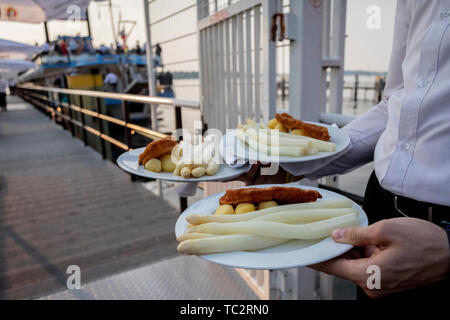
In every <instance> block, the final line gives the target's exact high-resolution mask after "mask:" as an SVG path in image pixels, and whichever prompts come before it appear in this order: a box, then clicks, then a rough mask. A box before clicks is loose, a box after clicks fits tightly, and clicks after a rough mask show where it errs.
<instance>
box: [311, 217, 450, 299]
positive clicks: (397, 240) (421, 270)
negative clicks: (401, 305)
mask: <svg viewBox="0 0 450 320" xmlns="http://www.w3.org/2000/svg"><path fill="white" fill-rule="evenodd" d="M332 237H333V239H334V241H336V242H339V243H348V244H352V245H354V246H355V248H353V249H352V250H351V251H349V252H348V253H347V254H344V255H342V256H340V257H338V258H335V259H333V260H329V261H326V262H322V263H319V264H316V265H312V266H310V267H311V268H313V269H316V270H319V271H322V272H325V273H329V274H332V275H335V276H338V277H341V278H344V279H347V280H350V281H353V282H354V283H356V284H357V285H358V286H360V287H361V288H362V289H363V290H364V292H365V293H366V294H367V295H368V296H369V297H372V298H377V297H382V296H385V295H388V294H391V293H394V292H398V291H403V290H408V289H412V288H417V287H423V286H429V285H433V284H437V283H438V282H440V281H442V280H445V279H446V278H447V277H448V275H449V270H450V253H449V244H448V239H447V234H446V233H445V231H444V230H443V229H441V228H439V227H438V226H436V225H434V224H433V223H431V222H428V221H425V220H421V219H416V218H395V219H387V220H382V221H379V222H377V223H374V224H373V225H370V226H368V227H355V228H348V229H340V230H335V231H333V234H332ZM370 265H377V266H378V267H379V268H380V271H381V275H380V279H381V289H372V290H370V289H368V288H367V284H366V283H367V278H368V277H369V276H370V275H369V274H367V273H366V271H367V267H368V266H370Z"/></svg>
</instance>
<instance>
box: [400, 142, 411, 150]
mask: <svg viewBox="0 0 450 320" xmlns="http://www.w3.org/2000/svg"><path fill="white" fill-rule="evenodd" d="M409 147H410V145H409V143H408V142H405V143H402V144H401V148H402V149H403V150H404V151H408V150H409Z"/></svg>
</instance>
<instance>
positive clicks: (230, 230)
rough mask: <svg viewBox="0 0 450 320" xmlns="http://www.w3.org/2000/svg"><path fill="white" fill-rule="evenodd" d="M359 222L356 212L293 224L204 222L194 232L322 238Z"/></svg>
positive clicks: (288, 237) (193, 229) (287, 237)
mask: <svg viewBox="0 0 450 320" xmlns="http://www.w3.org/2000/svg"><path fill="white" fill-rule="evenodd" d="M358 224H359V221H358V218H357V215H356V214H355V213H350V214H346V215H343V216H338V217H335V218H330V219H326V220H322V221H317V222H311V223H306V224H301V225H292V224H286V223H279V222H271V221H244V222H231V223H217V222H210V223H204V224H200V225H197V226H194V227H193V228H192V232H204V233H213V234H223V235H225V234H253V235H256V236H266V237H274V238H275V237H277V238H286V239H320V238H325V237H328V236H329V235H330V234H331V232H332V231H333V230H335V229H338V228H347V227H352V226H357V225H358Z"/></svg>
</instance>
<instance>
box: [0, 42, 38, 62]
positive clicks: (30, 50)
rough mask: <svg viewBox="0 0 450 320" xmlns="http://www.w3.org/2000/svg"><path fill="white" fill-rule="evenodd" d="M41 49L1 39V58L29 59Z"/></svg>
mask: <svg viewBox="0 0 450 320" xmlns="http://www.w3.org/2000/svg"><path fill="white" fill-rule="evenodd" d="M40 51H41V49H40V48H39V47H36V46H30V45H29V44H25V43H20V42H15V41H10V40H5V39H0V59H19V60H23V59H29V58H31V57H32V56H33V55H34V54H35V53H38V52H40Z"/></svg>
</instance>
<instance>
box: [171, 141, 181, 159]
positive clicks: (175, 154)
mask: <svg viewBox="0 0 450 320" xmlns="http://www.w3.org/2000/svg"><path fill="white" fill-rule="evenodd" d="M172 156H173V157H174V158H175V159H176V160H180V159H181V157H182V156H183V148H182V147H181V146H180V145H179V144H177V145H176V146H175V147H173V149H172Z"/></svg>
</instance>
